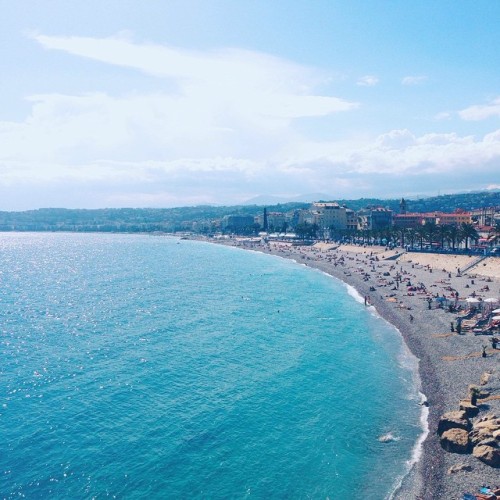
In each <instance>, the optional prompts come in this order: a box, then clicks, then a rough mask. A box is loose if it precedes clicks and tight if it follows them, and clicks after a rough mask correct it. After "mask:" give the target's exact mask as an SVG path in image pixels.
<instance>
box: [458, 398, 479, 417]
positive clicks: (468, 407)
mask: <svg viewBox="0 0 500 500" xmlns="http://www.w3.org/2000/svg"><path fill="white" fill-rule="evenodd" d="M459 408H460V409H461V410H462V411H464V412H465V414H466V415H467V417H474V416H476V415H477V414H478V413H479V408H478V407H477V406H476V405H473V404H472V403H471V402H470V400H468V399H462V400H461V401H460V406H459Z"/></svg>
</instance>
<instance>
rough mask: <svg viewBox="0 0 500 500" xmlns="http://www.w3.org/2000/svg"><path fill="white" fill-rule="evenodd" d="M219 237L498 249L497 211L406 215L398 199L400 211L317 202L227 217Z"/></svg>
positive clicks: (405, 205)
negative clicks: (288, 209) (299, 206)
mask: <svg viewBox="0 0 500 500" xmlns="http://www.w3.org/2000/svg"><path fill="white" fill-rule="evenodd" d="M219 229H220V231H219V233H220V234H221V235H228V234H230V235H250V234H251V233H255V234H256V235H257V236H260V237H265V238H272V239H290V240H311V241H316V240H327V241H328V240H330V241H339V242H340V241H341V242H352V243H363V244H379V245H380V244H382V245H386V246H389V247H393V246H396V245H397V246H401V247H406V248H412V249H414V248H416V249H420V250H431V251H432V250H438V249H439V250H445V249H448V250H451V251H464V252H475V253H478V252H480V253H496V252H498V248H499V246H500V241H499V236H500V207H482V208H478V209H474V210H470V211H465V210H463V209H456V210H455V211H453V212H441V211H434V212H423V213H422V212H421V213H418V212H411V211H409V210H408V202H407V201H406V200H405V199H404V198H403V199H401V202H400V210H399V212H398V213H394V212H393V210H391V209H389V208H385V207H381V206H367V207H366V208H363V209H360V210H357V211H355V210H352V209H350V208H348V207H347V206H342V205H340V204H339V203H337V202H316V203H312V205H311V206H310V207H309V208H307V209H300V210H293V211H291V212H287V213H283V212H268V210H267V209H266V208H264V210H263V213H262V215H259V216H257V217H250V216H241V215H226V216H224V217H223V218H222V220H221V221H220V227H219Z"/></svg>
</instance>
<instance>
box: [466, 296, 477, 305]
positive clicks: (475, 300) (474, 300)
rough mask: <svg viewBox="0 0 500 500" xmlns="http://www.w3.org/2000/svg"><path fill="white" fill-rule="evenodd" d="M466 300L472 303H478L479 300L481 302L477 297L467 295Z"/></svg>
mask: <svg viewBox="0 0 500 500" xmlns="http://www.w3.org/2000/svg"><path fill="white" fill-rule="evenodd" d="M465 301H466V302H469V303H470V304H477V303H478V302H480V300H479V299H476V297H467V298H466V299H465Z"/></svg>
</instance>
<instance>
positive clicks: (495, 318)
mask: <svg viewBox="0 0 500 500" xmlns="http://www.w3.org/2000/svg"><path fill="white" fill-rule="evenodd" d="M491 319H492V320H493V321H497V320H499V319H500V316H493V318H491Z"/></svg>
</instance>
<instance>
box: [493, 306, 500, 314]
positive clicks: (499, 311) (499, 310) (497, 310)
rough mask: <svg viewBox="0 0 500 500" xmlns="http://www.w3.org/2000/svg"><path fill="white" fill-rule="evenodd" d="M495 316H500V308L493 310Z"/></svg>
mask: <svg viewBox="0 0 500 500" xmlns="http://www.w3.org/2000/svg"><path fill="white" fill-rule="evenodd" d="M491 312H492V313H493V314H500V307H499V308H498V309H493V311H491Z"/></svg>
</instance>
